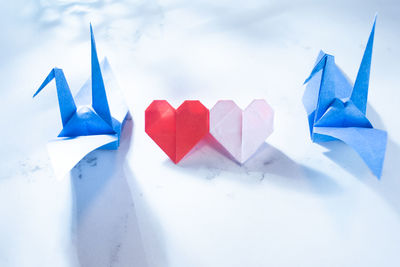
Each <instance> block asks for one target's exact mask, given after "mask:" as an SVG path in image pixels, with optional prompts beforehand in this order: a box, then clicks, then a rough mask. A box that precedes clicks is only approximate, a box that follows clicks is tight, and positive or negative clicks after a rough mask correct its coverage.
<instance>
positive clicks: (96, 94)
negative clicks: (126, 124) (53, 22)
mask: <svg viewBox="0 0 400 267" xmlns="http://www.w3.org/2000/svg"><path fill="white" fill-rule="evenodd" d="M90 37H91V58H92V107H93V109H94V110H95V111H96V113H97V114H98V115H99V116H100V117H101V118H102V119H103V120H104V121H105V122H106V123H107V124H109V125H110V126H112V120H111V114H110V108H109V106H108V101H107V95H106V89H105V87H104V81H103V75H102V74H101V70H100V63H99V59H98V57H97V50H96V43H95V40H94V35H93V29H92V24H90Z"/></svg>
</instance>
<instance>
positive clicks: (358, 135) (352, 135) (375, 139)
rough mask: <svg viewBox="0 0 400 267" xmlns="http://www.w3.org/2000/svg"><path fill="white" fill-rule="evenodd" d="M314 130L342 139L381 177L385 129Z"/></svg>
mask: <svg viewBox="0 0 400 267" xmlns="http://www.w3.org/2000/svg"><path fill="white" fill-rule="evenodd" d="M314 132H316V133H318V134H323V135H329V136H331V137H334V138H336V139H339V140H342V141H343V142H344V143H346V144H347V145H349V146H350V147H351V148H353V149H354V150H355V151H356V152H357V153H358V154H359V155H360V157H361V158H362V159H363V160H364V162H365V163H366V164H367V166H368V167H369V169H370V170H371V171H372V173H373V174H374V175H375V176H376V177H378V178H380V177H381V175H382V168H383V162H384V159H385V152H386V142H387V133H386V132H385V131H382V130H378V129H374V128H360V127H347V128H338V127H315V128H314Z"/></svg>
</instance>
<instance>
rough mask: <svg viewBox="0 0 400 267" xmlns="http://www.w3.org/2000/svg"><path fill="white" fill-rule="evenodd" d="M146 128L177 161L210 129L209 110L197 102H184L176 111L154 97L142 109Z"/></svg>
mask: <svg viewBox="0 0 400 267" xmlns="http://www.w3.org/2000/svg"><path fill="white" fill-rule="evenodd" d="M145 131H146V133H147V134H148V135H149V136H150V137H151V139H153V141H154V142H156V144H157V145H158V146H159V147H160V148H161V149H162V150H163V151H164V152H165V153H166V154H167V155H168V157H169V158H170V159H171V160H172V161H173V162H174V163H178V162H179V161H180V160H181V159H182V158H183V157H184V156H185V155H186V154H187V153H189V151H190V150H191V149H192V148H193V147H194V146H195V145H196V144H197V143H198V142H199V141H200V140H201V139H202V138H203V137H204V136H205V135H207V134H208V132H209V111H208V109H207V108H206V107H205V106H203V104H201V103H200V101H197V100H195V101H185V102H183V103H182V105H180V106H179V108H177V109H176V110H175V109H174V108H173V107H172V106H171V105H170V104H169V103H168V102H167V101H165V100H155V101H153V102H152V103H151V104H150V106H149V107H148V108H147V109H146V112H145Z"/></svg>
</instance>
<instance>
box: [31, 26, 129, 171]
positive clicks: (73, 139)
mask: <svg viewBox="0 0 400 267" xmlns="http://www.w3.org/2000/svg"><path fill="white" fill-rule="evenodd" d="M90 35H91V79H89V80H88V81H87V82H86V83H85V84H84V86H83V87H82V88H81V89H80V90H79V92H78V93H77V94H76V95H75V97H73V96H72V93H71V91H70V88H69V86H68V83H67V80H66V78H65V76H64V72H63V71H62V69H59V68H53V69H52V70H51V71H50V73H49V75H48V76H47V78H46V79H45V80H44V82H43V83H42V85H41V86H40V87H39V89H38V90H37V91H36V93H35V94H34V95H33V97H35V96H36V95H37V94H38V93H39V92H41V91H42V89H43V88H44V87H46V85H47V84H48V83H49V82H51V81H52V80H53V79H55V82H56V88H57V97H58V104H59V106H60V113H61V121H62V126H63V128H62V130H61V132H60V134H59V135H58V138H57V139H56V140H54V141H52V142H50V143H49V146H48V149H49V153H50V158H51V159H52V161H53V166H54V167H55V171H56V173H57V172H58V170H60V171H59V173H60V174H64V173H65V171H67V170H69V169H70V168H72V167H73V166H74V165H75V164H76V163H77V162H79V160H80V159H82V158H83V157H84V156H85V155H86V154H87V153H89V152H90V151H92V150H94V149H97V148H101V149H117V148H118V146H119V141H120V135H121V130H122V127H123V124H124V122H125V119H126V116H127V113H128V108H127V106H126V104H125V102H124V99H123V97H122V94H121V92H120V90H119V88H118V86H117V84H116V81H115V78H114V76H113V74H112V71H111V68H110V66H109V64H108V61H107V59H104V60H103V62H102V64H100V63H99V60H98V57H97V51H96V44H95V40H94V34H93V29H92V25H90ZM103 75H104V76H103ZM106 89H107V90H106ZM106 91H107V93H106ZM107 95H108V98H109V99H107ZM90 100H91V105H90V104H88V103H90Z"/></svg>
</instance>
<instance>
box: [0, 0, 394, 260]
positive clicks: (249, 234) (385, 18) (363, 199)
mask: <svg viewBox="0 0 400 267" xmlns="http://www.w3.org/2000/svg"><path fill="white" fill-rule="evenodd" d="M331 2H334V3H331ZM375 12H378V20H377V28H376V35H375V45H374V52H373V62H372V72H371V83H370V91H369V107H368V110H367V114H368V116H369V118H370V120H371V121H372V123H373V125H374V126H375V127H377V128H379V129H385V130H387V131H388V134H389V141H388V147H387V153H386V161H385V164H384V169H383V175H382V178H381V180H380V181H378V180H377V179H376V178H375V177H374V176H373V175H372V174H371V173H370V171H369V169H368V168H367V167H366V165H365V164H364V162H363V161H362V160H361V159H360V158H359V156H358V155H357V154H356V153H355V152H354V151H352V150H351V149H350V148H349V147H347V146H345V145H344V144H341V143H338V142H334V143H331V144H329V145H328V146H327V147H322V146H320V145H318V144H314V143H312V142H311V141H310V138H309V134H308V124H307V118H306V113H305V111H304V108H303V106H302V103H301V97H302V94H303V90H304V88H303V87H302V83H303V81H304V79H305V78H306V77H307V75H308V74H309V72H310V71H311V68H312V66H313V63H314V60H315V58H316V56H317V55H318V52H319V50H320V49H323V50H324V51H325V52H327V53H331V54H333V55H335V56H336V62H337V64H338V65H339V66H341V68H342V69H343V70H344V71H345V72H346V73H347V74H348V76H349V77H350V78H351V79H352V80H354V78H355V76H356V73H357V70H358V66H359V64H360V61H361V57H362V53H363V51H364V47H365V44H366V41H367V38H368V35H369V33H370V30H371V26H372V20H373V16H374V14H375ZM399 13H400V4H399V2H398V1H361V0H360V1H329V2H325V1H302V2H300V1H255V0H251V1H241V2H240V1H175V0H171V1H141V0H136V1H119V2H118V3H113V2H111V1H106V0H103V1H76V3H74V1H68V2H67V1H62V0H59V1H36V2H34V3H31V1H23V0H19V1H12V3H11V2H10V3H8V2H6V1H3V3H2V4H1V6H0V22H1V23H0V24H1V26H0V27H1V28H0V30H1V31H0V32H1V35H0V48H1V50H0V59H1V60H0V85H1V86H0V89H1V90H0V99H1V102H0V103H1V105H0V125H1V131H0V138H1V142H0V151H1V161H0V266H2V267H3V266H4V267H14V266H18V267H24V266H29V267H32V266H33V267H35V266H40V267H47V266H84V267H86V266H96V267H97V266H149V267H150V266H173V267H181V266H182V267H187V266H216V267H220V266H229V267H231V266H307V267H309V266H400V253H399V251H400V216H399V215H400V174H399V173H400V146H399V142H400V127H399V118H398V114H399V111H398V106H399V101H400V89H399V74H400V67H399V60H400V52H399V43H400V34H399V28H400V27H399V26H400V17H399ZM90 21H91V22H92V23H93V26H94V31H95V36H96V41H97V48H98V53H99V56H100V57H103V56H107V57H108V58H109V61H110V63H111V65H112V67H113V69H114V72H115V74H116V76H117V78H118V80H119V83H120V86H121V87H122V89H123V90H124V93H125V95H126V100H127V102H128V105H129V107H130V110H131V113H132V117H133V120H132V121H129V122H128V124H127V125H126V127H125V130H124V132H123V142H122V144H121V147H120V149H119V150H118V151H95V152H93V153H91V154H89V155H88V156H87V157H86V158H85V159H83V160H82V161H81V163H79V164H78V166H77V167H75V168H74V169H73V170H72V171H71V175H70V176H71V177H66V179H64V180H62V181H58V180H56V179H55V178H54V174H53V171H52V168H51V165H50V163H49V158H48V155H47V152H46V142H47V140H49V139H51V138H53V137H54V136H56V135H57V134H58V132H59V130H60V126H61V123H60V116H59V111H58V104H57V98H56V91H55V86H54V84H53V85H52V86H50V87H48V88H46V89H45V91H43V93H41V94H40V95H39V96H38V97H37V98H35V99H32V94H33V93H34V92H35V91H36V89H37V88H38V86H39V85H40V84H41V82H42V81H43V79H44V78H45V77H46V75H47V74H48V72H49V71H50V69H51V68H52V67H54V66H58V67H60V68H63V69H64V72H65V74H66V76H67V79H68V81H69V84H70V87H71V88H72V90H73V91H74V92H76V91H77V90H78V89H79V88H80V86H81V85H82V84H83V83H84V82H85V81H86V79H87V77H88V76H89V74H90V38H89V22H90ZM256 98H264V99H266V100H267V101H268V102H269V104H270V105H271V106H272V107H273V108H274V110H275V131H274V133H273V134H272V135H271V136H270V138H268V140H267V144H264V145H263V146H262V148H261V149H260V150H259V152H258V153H257V154H256V155H255V156H254V157H253V158H252V159H251V160H249V161H248V163H246V164H245V165H244V166H242V167H240V166H238V165H236V164H235V163H233V162H231V161H230V160H229V159H227V158H225V157H224V156H222V155H221V154H219V153H218V152H216V151H215V150H214V149H213V148H212V147H210V146H209V145H208V144H207V142H201V143H200V144H199V145H198V146H197V147H196V148H195V149H194V150H193V151H192V152H191V153H190V154H189V155H188V156H187V157H186V158H185V159H184V160H182V161H181V163H179V164H178V165H174V164H173V163H172V162H171V161H170V160H169V159H168V158H167V156H166V155H165V154H164V153H163V152H162V151H161V149H159V148H158V146H157V145H156V144H155V143H154V142H153V141H152V140H151V139H150V138H149V137H148V136H147V135H146V134H145V132H144V110H145V108H146V107H147V106H148V105H149V104H150V103H151V101H152V100H154V99H167V100H168V101H170V103H171V104H172V105H174V106H175V107H177V106H179V105H180V103H181V102H182V101H184V100H186V99H199V100H201V101H202V103H203V104H204V105H205V106H207V107H208V108H211V107H212V106H213V105H214V104H215V103H216V101H217V100H219V99H232V100H234V101H236V103H238V104H239V105H240V106H241V107H242V108H244V107H246V105H247V104H248V103H250V102H251V100H253V99H256Z"/></svg>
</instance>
